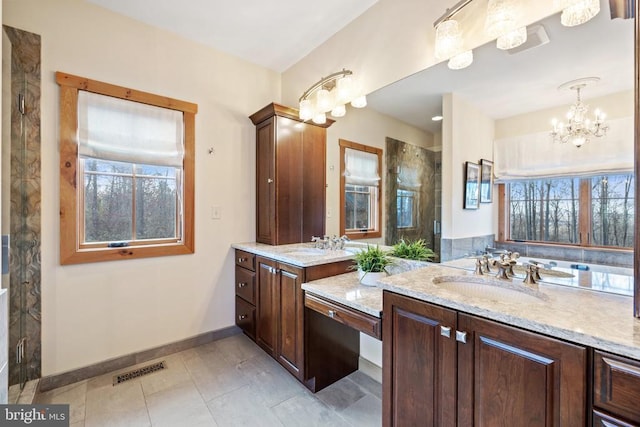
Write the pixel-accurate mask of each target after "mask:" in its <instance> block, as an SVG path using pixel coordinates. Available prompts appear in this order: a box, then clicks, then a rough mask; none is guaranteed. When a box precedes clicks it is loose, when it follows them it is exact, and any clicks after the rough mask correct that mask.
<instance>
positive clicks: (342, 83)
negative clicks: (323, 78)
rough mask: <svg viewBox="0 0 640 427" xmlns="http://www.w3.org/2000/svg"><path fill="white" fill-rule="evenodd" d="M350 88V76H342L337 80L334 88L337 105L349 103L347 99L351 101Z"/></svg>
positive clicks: (351, 85)
mask: <svg viewBox="0 0 640 427" xmlns="http://www.w3.org/2000/svg"><path fill="white" fill-rule="evenodd" d="M352 87H353V84H352V81H351V76H344V77H342V78H340V79H338V81H337V82H336V88H335V92H336V102H337V103H338V104H345V103H347V102H349V99H351V93H352Z"/></svg>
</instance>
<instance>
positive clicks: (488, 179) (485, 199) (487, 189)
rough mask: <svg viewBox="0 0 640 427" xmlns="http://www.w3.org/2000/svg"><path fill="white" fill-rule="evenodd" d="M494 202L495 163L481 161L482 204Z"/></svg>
mask: <svg viewBox="0 0 640 427" xmlns="http://www.w3.org/2000/svg"><path fill="white" fill-rule="evenodd" d="M492 201H493V162H492V161H489V160H486V159H480V203H491V202H492Z"/></svg>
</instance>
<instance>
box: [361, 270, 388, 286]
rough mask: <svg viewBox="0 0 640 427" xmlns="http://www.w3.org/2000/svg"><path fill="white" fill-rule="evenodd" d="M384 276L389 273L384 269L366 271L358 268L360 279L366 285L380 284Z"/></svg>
mask: <svg viewBox="0 0 640 427" xmlns="http://www.w3.org/2000/svg"><path fill="white" fill-rule="evenodd" d="M383 277H387V273H385V272H384V271H383V272H381V273H365V272H364V271H362V270H358V279H359V280H360V283H362V284H363V285H365V286H378V280H380V279H382V278H383Z"/></svg>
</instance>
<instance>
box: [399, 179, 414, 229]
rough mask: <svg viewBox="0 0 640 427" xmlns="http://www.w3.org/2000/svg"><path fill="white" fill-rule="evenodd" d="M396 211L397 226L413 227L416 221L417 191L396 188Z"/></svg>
mask: <svg viewBox="0 0 640 427" xmlns="http://www.w3.org/2000/svg"><path fill="white" fill-rule="evenodd" d="M396 211H397V212H396V217H397V221H398V228H415V227H416V225H417V222H418V221H417V212H418V194H417V192H415V191H412V190H403V189H401V188H398V191H397V192H396Z"/></svg>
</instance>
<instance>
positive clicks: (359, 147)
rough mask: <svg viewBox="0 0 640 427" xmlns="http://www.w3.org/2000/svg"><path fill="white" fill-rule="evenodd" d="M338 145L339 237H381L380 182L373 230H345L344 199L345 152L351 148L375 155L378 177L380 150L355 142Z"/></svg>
mask: <svg viewBox="0 0 640 427" xmlns="http://www.w3.org/2000/svg"><path fill="white" fill-rule="evenodd" d="M338 143H339V145H340V235H346V236H347V237H349V238H350V239H352V240H356V239H371V238H378V237H382V205H381V203H382V196H381V195H382V180H380V182H379V184H378V195H377V198H376V211H377V212H376V213H377V219H378V221H377V224H376V228H375V229H369V230H367V231H351V230H346V199H345V188H346V186H345V184H346V182H345V177H344V171H345V162H344V156H345V150H346V149H347V148H351V149H352V150H358V151H364V152H366V153H371V154H375V155H377V156H378V176H382V175H381V173H380V171H381V170H382V149H380V148H375V147H370V146H368V145H364V144H358V143H357V142H352V141H347V140H345V139H340V140H339V141H338Z"/></svg>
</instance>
